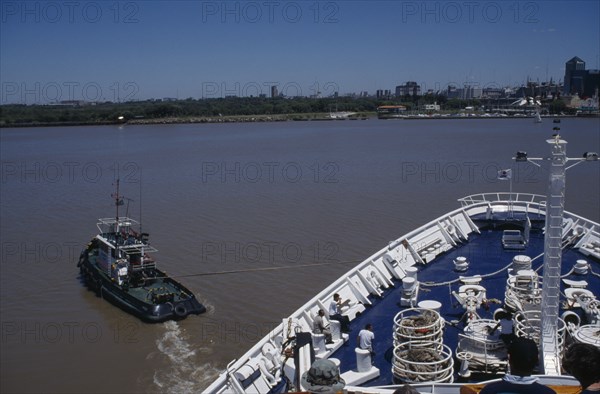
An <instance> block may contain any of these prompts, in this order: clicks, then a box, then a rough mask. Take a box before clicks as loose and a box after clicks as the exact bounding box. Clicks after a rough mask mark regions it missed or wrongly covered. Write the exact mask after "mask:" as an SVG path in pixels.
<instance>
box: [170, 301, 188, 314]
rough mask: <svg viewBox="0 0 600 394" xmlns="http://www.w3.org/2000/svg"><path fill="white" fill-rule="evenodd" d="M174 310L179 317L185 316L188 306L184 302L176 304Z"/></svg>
mask: <svg viewBox="0 0 600 394" xmlns="http://www.w3.org/2000/svg"><path fill="white" fill-rule="evenodd" d="M173 311H174V312H175V314H176V315H177V316H179V317H185V316H187V308H186V307H185V305H183V304H178V305H176V306H175V309H174V310H173Z"/></svg>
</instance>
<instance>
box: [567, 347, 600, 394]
mask: <svg viewBox="0 0 600 394" xmlns="http://www.w3.org/2000/svg"><path fill="white" fill-rule="evenodd" d="M562 366H563V368H564V369H565V371H567V372H568V373H570V374H571V375H573V376H574V377H575V378H576V379H577V380H578V381H579V383H581V387H582V388H583V391H582V392H581V394H593V393H598V394H600V349H599V348H597V347H596V346H594V345H591V344H588V343H574V344H572V345H571V346H569V348H568V349H567V351H566V352H565V355H564V357H563V360H562Z"/></svg>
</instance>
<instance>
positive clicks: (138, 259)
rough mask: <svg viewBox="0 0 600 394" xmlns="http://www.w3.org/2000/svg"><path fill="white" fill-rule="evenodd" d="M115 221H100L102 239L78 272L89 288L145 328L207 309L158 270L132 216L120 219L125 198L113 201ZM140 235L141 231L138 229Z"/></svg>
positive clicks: (98, 237)
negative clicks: (134, 318)
mask: <svg viewBox="0 0 600 394" xmlns="http://www.w3.org/2000/svg"><path fill="white" fill-rule="evenodd" d="M113 198H114V199H115V206H116V217H114V218H101V219H98V223H97V224H96V225H97V227H98V230H99V231H100V233H99V234H98V235H96V236H95V237H94V238H93V239H92V240H91V241H90V243H89V244H88V245H87V247H86V248H85V249H84V250H83V251H82V252H81V255H80V257H79V262H78V263H77V266H78V267H79V270H80V273H81V277H82V278H83V281H84V282H85V284H86V285H87V287H88V288H89V289H90V290H92V291H94V292H96V294H97V295H98V296H99V297H102V298H105V299H106V300H108V301H110V302H111V303H113V304H115V305H117V306H119V307H121V308H122V309H123V310H125V311H126V312H129V313H131V314H133V315H135V316H137V317H138V318H140V319H142V320H143V321H146V322H151V323H156V322H162V321H166V320H179V319H184V318H185V317H187V316H188V315H191V314H195V315H199V314H201V313H204V312H205V311H206V308H205V307H204V306H203V305H202V304H201V303H200V302H198V300H196V297H195V296H194V294H193V293H192V292H191V291H190V290H188V289H187V288H186V287H184V286H183V285H182V284H180V283H179V282H177V281H176V280H174V279H173V278H170V277H168V276H167V274H165V273H164V272H163V271H161V270H159V269H158V268H157V265H156V261H155V260H154V259H153V258H152V257H150V253H153V252H156V251H157V249H155V248H154V247H152V246H151V245H150V244H149V243H148V233H142V232H141V225H140V223H139V222H137V221H136V220H133V219H131V218H129V217H127V216H119V206H121V205H123V197H122V196H119V181H118V180H117V192H116V194H114V195H113ZM136 228H137V229H139V231H136V230H135V229H136Z"/></svg>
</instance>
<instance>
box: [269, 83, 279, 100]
mask: <svg viewBox="0 0 600 394" xmlns="http://www.w3.org/2000/svg"><path fill="white" fill-rule="evenodd" d="M277 96H279V92H278V91H277V86H275V85H273V86H271V97H272V98H274V97H277Z"/></svg>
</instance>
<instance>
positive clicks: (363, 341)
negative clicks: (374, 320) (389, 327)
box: [356, 323, 375, 357]
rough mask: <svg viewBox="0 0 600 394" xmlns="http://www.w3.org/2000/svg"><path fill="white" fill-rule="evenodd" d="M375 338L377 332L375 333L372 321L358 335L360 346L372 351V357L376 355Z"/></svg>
mask: <svg viewBox="0 0 600 394" xmlns="http://www.w3.org/2000/svg"><path fill="white" fill-rule="evenodd" d="M373 339H375V334H374V333H373V325H372V324H371V323H369V324H367V325H366V326H365V328H364V329H362V330H360V332H359V333H358V337H357V338H356V340H357V342H358V347H359V348H361V349H363V350H368V351H370V352H371V357H374V356H375V352H374V351H373Z"/></svg>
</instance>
